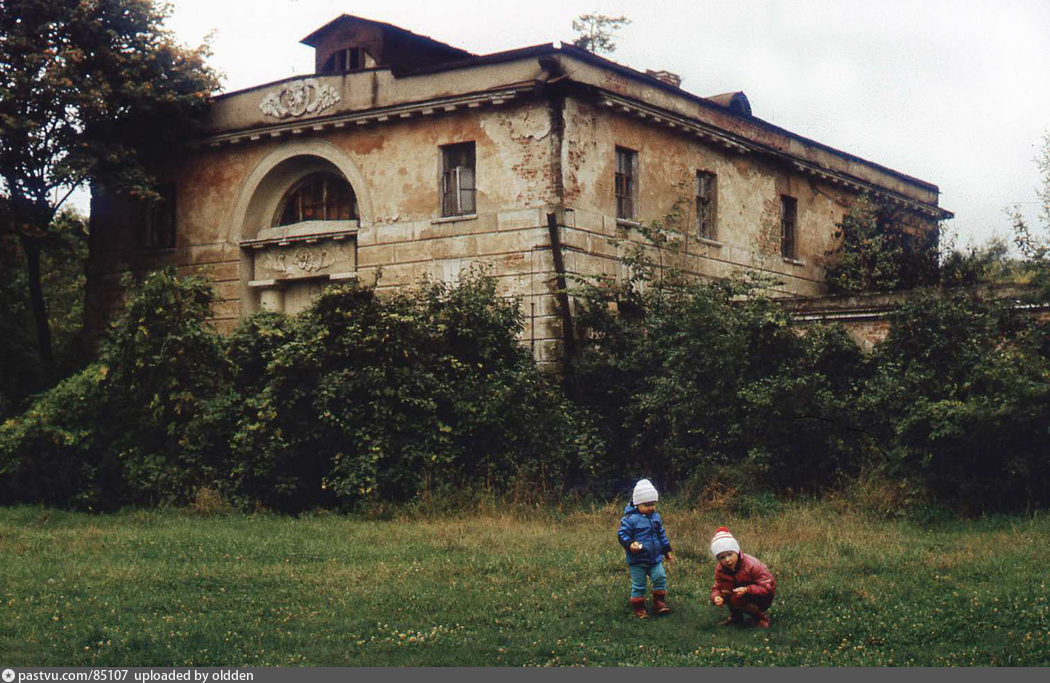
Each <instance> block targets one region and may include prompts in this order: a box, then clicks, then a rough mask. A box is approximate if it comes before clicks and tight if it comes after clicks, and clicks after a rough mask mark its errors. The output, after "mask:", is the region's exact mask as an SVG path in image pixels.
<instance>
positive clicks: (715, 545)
mask: <svg viewBox="0 0 1050 683" xmlns="http://www.w3.org/2000/svg"><path fill="white" fill-rule="evenodd" d="M711 554H712V555H714V556H715V560H717V562H718V563H717V564H716V565H715V585H714V586H712V587H711V602H712V603H713V604H714V605H715V607H721V606H722V605H725V606H726V607H728V608H729V618H728V619H726V620H725V621H723V622H722V624H723V625H725V626H728V625H730V624H739V623H741V622H742V621H743V615H744V613H745V612H746V613H747V614H750V615H751V616H752V617H753V618H754V620H755V626H757V627H759V628H769V624H770V622H769V617H767V616H766V614H765V610H767V609H769V606H770V605H771V604H773V597H774V596H775V595H776V594H777V580H776V579H774V578H773V575H772V574H771V573H770V572H769V570H768V569H767V568H766V565H764V564H762V563H761V562H759V561H758V560H757V559H755V558H754V557H751V556H750V555H746V554H744V553H742V552H740V544H739V543H737V542H736V539H735V538H733V534H731V533H729V529H727V528H726V527H724V526H721V527H718V529H716V530H715V535H714V538H712V539H711Z"/></svg>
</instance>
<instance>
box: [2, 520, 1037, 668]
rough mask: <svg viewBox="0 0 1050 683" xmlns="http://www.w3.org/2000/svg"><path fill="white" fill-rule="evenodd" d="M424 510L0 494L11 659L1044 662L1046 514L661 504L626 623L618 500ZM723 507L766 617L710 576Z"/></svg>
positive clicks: (65, 662) (38, 662)
mask: <svg viewBox="0 0 1050 683" xmlns="http://www.w3.org/2000/svg"><path fill="white" fill-rule="evenodd" d="M481 508H482V509H481V510H480V512H479V510H478V509H472V510H471V511H467V510H459V511H452V512H451V513H450V514H446V515H441V516H436V515H429V516H428V515H425V514H414V515H411V516H409V515H400V516H399V515H395V514H387V515H386V516H387V517H388V518H387V519H382V520H376V519H372V520H368V519H359V518H351V517H346V516H340V515H334V514H318V515H312V516H303V517H299V518H292V517H283V516H276V515H269V514H256V515H243V514H218V515H213V516H203V515H200V514H192V513H190V512H188V511H177V510H167V511H149V512H141V511H138V512H122V513H117V514H112V515H87V514H79V513H69V512H60V511H55V510H51V509H45V508H40V507H15V508H5V509H0V620H2V623H3V624H4V628H3V629H2V630H0V664H2V665H4V666H60V665H61V666H134V665H139V666H169V665H170V666H217V665H229V666H233V665H236V666H289V665H290V666H296V665H310V666H359V665H360V666H391V665H410V666H446V665H464V666H491V665H497V666H498V665H512V666H521V665H524V666H563V665H584V666H590V665H605V666H616V665H642V666H645V665H660V666H697V665H698V666H708V665H716V666H726V665H755V666H770V665H775V666H795V665H823V666H840V665H842V666H883V665H908V666H928V665H929V666H940V665H953V666H969V665H980V666H1002V665H1025V666H1046V665H1048V664H1050V654H1048V652H1050V633H1048V632H1050V612H1048V606H1047V598H1046V595H1047V584H1048V583H1050V572H1048V570H1047V567H1048V563H1050V543H1048V540H1050V520H1048V519H1047V518H1046V517H1045V516H1038V517H1034V518H1008V517H1002V518H992V519H985V520H981V521H974V522H963V521H954V522H940V523H937V524H935V525H922V524H918V523H915V522H909V521H904V520H896V521H886V520H884V519H878V518H874V517H869V516H865V515H864V514H861V513H858V512H855V511H851V510H849V509H848V508H845V507H842V506H835V505H831V504H827V503H819V504H818V503H797V504H784V505H781V506H780V507H779V509H778V510H777V511H775V512H772V513H768V514H761V513H759V514H753V515H750V516H738V515H733V514H729V513H726V512H723V511H719V510H710V509H699V510H698V509H692V508H690V507H688V506H686V505H684V504H681V503H678V502H675V501H666V502H664V501H661V503H660V511H661V514H662V515H663V517H664V521H665V524H666V527H667V529H668V531H669V535H670V537H671V541H672V543H673V544H674V545H675V547H676V550H677V553H676V554H677V556H678V562H677V563H675V564H674V565H671V566H670V567H669V571H668V574H669V598H670V605H671V607H672V609H673V612H672V614H671V615H669V616H667V617H662V618H660V619H649V620H645V621H638V620H635V619H633V618H632V617H631V614H630V611H629V609H628V606H627V597H628V593H629V579H628V575H627V571H626V568H625V564H624V560H623V551H622V550H621V549H620V547H619V546H618V545H617V543H616V541H615V530H616V527H617V524H618V522H619V518H620V511H621V509H622V505H620V504H608V505H591V506H585V507H579V508H576V507H572V508H569V507H566V508H558V507H549V506H540V505H531V506H530V505H524V504H522V505H517V506H513V507H509V508H501V507H499V506H498V505H484V506H481ZM723 523H724V524H728V525H729V526H730V528H731V529H732V530H733V532H734V534H735V535H736V536H737V538H738V539H740V541H741V544H742V545H743V549H744V551H745V552H749V553H752V554H754V555H756V556H757V557H759V558H761V559H762V560H763V561H765V562H766V564H767V565H768V566H769V567H770V568H771V569H772V570H773V572H774V574H775V575H776V577H777V581H778V592H777V598H776V601H775V602H774V604H773V607H772V609H771V610H770V615H771V617H772V619H773V628H772V629H770V630H768V631H759V630H755V629H750V628H743V629H739V628H730V629H726V628H722V627H719V626H717V625H716V623H717V621H718V620H719V619H720V618H721V617H722V616H723V615H722V614H720V612H719V611H718V610H716V609H715V608H713V607H711V606H710V605H709V604H708V601H707V595H708V591H709V587H710V584H711V574H712V570H713V566H712V561H711V559H710V556H709V555H708V552H707V543H708V539H709V538H710V535H711V533H712V531H713V529H714V528H715V527H716V526H718V525H720V524H723Z"/></svg>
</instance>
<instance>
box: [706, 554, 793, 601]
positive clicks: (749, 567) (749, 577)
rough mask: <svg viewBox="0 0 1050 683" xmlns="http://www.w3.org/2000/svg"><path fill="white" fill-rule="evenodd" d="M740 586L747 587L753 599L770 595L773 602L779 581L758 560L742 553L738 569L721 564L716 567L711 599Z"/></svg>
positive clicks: (737, 565)
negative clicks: (727, 567)
mask: <svg viewBox="0 0 1050 683" xmlns="http://www.w3.org/2000/svg"><path fill="white" fill-rule="evenodd" d="M739 586H747V594H748V595H749V596H753V597H760V596H766V595H768V596H769V598H770V599H771V600H772V599H773V596H774V595H776V594H777V580H776V579H774V578H773V575H772V574H771V573H770V572H769V570H768V569H766V565H764V564H762V563H761V562H760V561H758V560H757V559H756V558H754V557H751V556H750V555H745V554H744V553H740V559H739V560H737V563H736V569H735V570H730V569H726V568H725V567H724V566H722V563H721V562H719V563H718V564H717V565H715V585H713V586H711V599H712V600H714V599H715V596H716V595H721V594H722V591H731V590H733V589H734V588H737V587H739Z"/></svg>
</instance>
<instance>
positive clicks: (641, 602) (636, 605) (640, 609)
mask: <svg viewBox="0 0 1050 683" xmlns="http://www.w3.org/2000/svg"><path fill="white" fill-rule="evenodd" d="M631 608H632V609H633V610H634V616H636V617H638V618H639V619H648V618H649V613H648V612H646V611H645V598H631Z"/></svg>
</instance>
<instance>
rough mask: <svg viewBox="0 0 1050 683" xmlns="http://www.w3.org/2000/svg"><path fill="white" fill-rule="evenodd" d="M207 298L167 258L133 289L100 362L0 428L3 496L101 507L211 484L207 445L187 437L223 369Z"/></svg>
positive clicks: (178, 498) (176, 497)
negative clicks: (162, 267) (195, 446)
mask: <svg viewBox="0 0 1050 683" xmlns="http://www.w3.org/2000/svg"><path fill="white" fill-rule="evenodd" d="M126 284H130V283H126ZM211 301H212V294H211V290H210V289H209V287H208V285H207V283H205V282H204V281H203V280H200V279H197V278H187V279H178V278H177V277H176V275H175V272H174V269H170V268H169V269H165V270H163V271H158V272H155V273H153V274H151V275H149V276H148V277H147V278H146V279H145V280H144V281H143V282H142V283H141V284H140V285H139V286H138V287H137V288H135V289H134V290H133V291H132V293H131V294H130V295H129V299H128V302H127V306H126V308H125V310H124V311H123V313H122V314H121V315H120V316H119V318H118V319H117V321H116V322H115V324H114V326H113V329H112V330H111V331H110V334H109V336H108V338H107V340H106V341H105V342H104V344H103V346H102V349H101V352H100V355H99V359H98V361H97V362H95V363H93V364H92V365H90V366H88V367H87V368H86V369H84V370H82V371H81V372H79V373H77V374H75V375H73V376H72V377H70V378H68V379H66V380H65V381H63V382H62V383H60V384H59V385H58V386H56V387H55V388H54V389H52V390H49V391H48V392H46V393H44V394H43V395H42V396H41V397H40V398H39V399H38V400H37V401H36V402H34V403H33V404H32V406H31V407H30V408H29V410H28V411H27V412H26V413H25V414H24V415H23V416H21V417H20V418H17V419H11V420H9V421H7V422H6V423H5V424H3V426H2V427H0V487H2V488H3V489H4V493H5V494H6V496H8V497H7V500H31V501H42V502H47V503H51V504H56V505H71V506H77V507H84V508H89V509H107V508H113V507H118V506H120V505H122V504H127V503H138V504H157V503H160V502H184V501H186V500H188V499H189V498H190V497H191V496H192V495H193V493H194V491H195V490H196V488H198V487H199V486H201V485H203V484H206V483H209V482H210V480H211V479H212V478H214V476H215V468H214V463H213V458H214V454H213V453H209V452H206V451H201V450H198V449H191V448H187V447H186V446H187V443H188V440H189V439H191V437H193V436H194V435H195V434H197V433H198V432H199V431H200V429H201V427H200V426H199V425H197V424H196V423H197V421H198V419H200V418H201V416H202V412H203V410H204V405H205V402H206V401H208V400H211V399H213V398H214V397H216V396H218V395H219V394H220V390H221V388H222V386H223V384H224V382H225V377H226V376H227V375H228V369H227V367H226V364H225V360H224V357H223V354H222V345H221V340H220V338H219V335H218V334H217V333H216V332H215V331H213V330H212V329H211V328H210V327H209V326H208V325H207V324H206V320H207V318H208V316H209V314H210V305H211Z"/></svg>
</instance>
